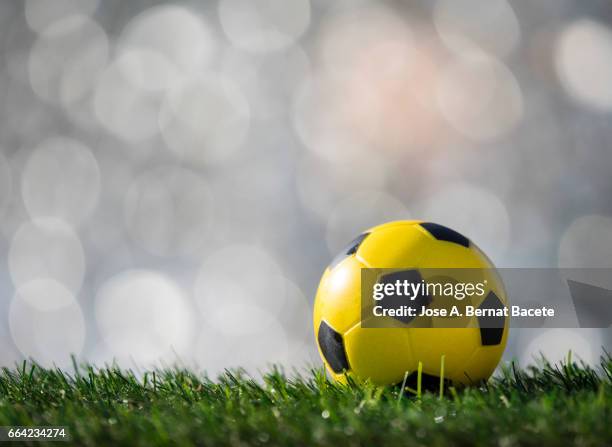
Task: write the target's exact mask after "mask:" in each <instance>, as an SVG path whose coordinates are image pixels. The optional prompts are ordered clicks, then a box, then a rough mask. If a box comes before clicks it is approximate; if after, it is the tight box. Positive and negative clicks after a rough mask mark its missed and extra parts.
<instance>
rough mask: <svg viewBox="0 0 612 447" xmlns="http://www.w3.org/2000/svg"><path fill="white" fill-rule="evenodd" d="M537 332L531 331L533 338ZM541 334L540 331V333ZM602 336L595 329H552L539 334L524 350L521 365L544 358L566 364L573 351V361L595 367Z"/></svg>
mask: <svg viewBox="0 0 612 447" xmlns="http://www.w3.org/2000/svg"><path fill="white" fill-rule="evenodd" d="M534 332H535V331H529V334H530V335H532V336H533V333H534ZM538 332H540V331H538ZM601 342H602V339H601V334H600V332H599V331H598V330H593V329H550V330H544V331H542V332H540V333H537V335H535V336H534V337H532V338H531V340H530V341H529V342H528V343H527V344H526V346H525V347H524V348H523V350H522V352H521V355H520V363H521V364H522V365H524V366H527V365H530V364H534V363H538V361H540V360H541V359H542V355H544V358H545V359H546V360H548V361H549V362H551V363H558V362H566V361H567V360H568V355H569V353H570V351H571V353H572V361H580V360H582V361H584V362H585V363H586V364H588V365H591V366H594V365H597V364H598V363H599V362H598V352H599V349H600V346H601V345H602V343H601Z"/></svg>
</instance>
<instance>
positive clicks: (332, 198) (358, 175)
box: [296, 151, 387, 223]
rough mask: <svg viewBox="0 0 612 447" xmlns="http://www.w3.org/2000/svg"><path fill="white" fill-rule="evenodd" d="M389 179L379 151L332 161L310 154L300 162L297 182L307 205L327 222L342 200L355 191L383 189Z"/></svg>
mask: <svg viewBox="0 0 612 447" xmlns="http://www.w3.org/2000/svg"><path fill="white" fill-rule="evenodd" d="M386 178H387V163H386V162H385V160H384V159H383V157H382V156H381V155H380V153H378V152H373V151H372V152H369V153H368V156H367V157H361V158H354V159H351V160H349V161H347V162H346V163H329V162H326V161H325V160H322V159H320V158H319V157H315V156H314V155H312V154H310V153H307V154H306V155H305V156H304V157H303V158H302V160H301V161H300V163H299V165H298V170H297V175H296V184H297V192H298V197H299V199H300V202H301V203H302V205H303V206H304V208H306V210H308V211H309V212H310V213H312V214H313V215H314V216H315V217H316V218H317V219H318V220H320V221H322V222H325V223H326V222H327V219H328V217H329V215H330V214H331V212H332V211H333V209H334V208H335V206H336V203H337V202H338V200H340V199H341V198H342V197H345V196H347V195H348V194H350V193H351V191H355V190H363V189H380V188H382V187H383V186H384V183H385V180H386Z"/></svg>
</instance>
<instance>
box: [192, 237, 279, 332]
mask: <svg viewBox="0 0 612 447" xmlns="http://www.w3.org/2000/svg"><path fill="white" fill-rule="evenodd" d="M286 291H287V280H286V279H285V278H284V277H283V275H282V271H281V268H280V267H279V265H278V264H277V262H276V260H275V259H274V258H272V257H271V256H270V255H269V254H268V253H266V252H265V251H263V250H262V249H260V248H258V247H255V246H248V245H244V246H243V245H232V246H228V247H225V248H222V249H220V250H219V251H217V252H215V253H213V254H212V255H210V257H209V258H208V259H206V261H204V263H203V264H202V266H201V267H200V271H199V274H198V277H197V279H196V282H195V286H194V296H195V299H196V303H197V305H198V307H199V309H200V312H201V314H202V316H203V317H204V319H205V320H206V321H207V322H208V324H210V325H211V326H212V327H214V328H215V330H217V331H219V332H221V333H223V334H229V335H244V334H248V333H252V332H257V331H260V330H262V328H264V327H266V326H267V325H268V324H269V323H270V321H272V320H273V319H274V317H275V316H277V315H278V314H279V312H280V311H281V309H282V306H283V305H284V303H285V299H286Z"/></svg>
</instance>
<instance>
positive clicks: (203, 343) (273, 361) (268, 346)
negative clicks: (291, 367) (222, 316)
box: [195, 320, 291, 378]
mask: <svg viewBox="0 0 612 447" xmlns="http://www.w3.org/2000/svg"><path fill="white" fill-rule="evenodd" d="M290 349H291V345H290V344H289V341H288V339H287V334H286V332H285V330H284V328H283V326H282V325H281V324H280V323H278V322H277V321H276V320H272V321H270V322H269V324H268V325H267V326H266V327H265V329H262V330H260V331H258V332H255V333H251V334H248V335H246V334H245V335H228V334H224V333H220V332H217V331H215V330H214V329H211V328H209V327H206V328H204V329H203V330H202V331H201V332H200V335H199V337H198V340H197V342H196V348H195V360H196V363H197V365H198V366H199V368H200V369H202V370H204V371H205V372H206V374H207V375H208V376H209V377H212V378H214V377H215V376H217V375H218V374H221V373H223V371H224V370H225V369H236V368H241V369H244V370H246V372H247V373H248V374H250V375H252V376H257V375H258V373H260V372H262V373H263V372H266V371H269V370H270V367H271V366H272V365H286V364H287V362H288V360H289V358H290Z"/></svg>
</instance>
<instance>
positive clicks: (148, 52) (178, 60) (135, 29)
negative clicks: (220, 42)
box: [118, 5, 216, 90]
mask: <svg viewBox="0 0 612 447" xmlns="http://www.w3.org/2000/svg"><path fill="white" fill-rule="evenodd" d="M118 45H119V48H120V49H121V50H120V51H126V52H129V53H131V54H132V57H131V58H130V59H129V62H130V64H129V65H126V66H125V67H124V68H125V69H126V70H127V72H126V75H127V77H128V78H129V79H130V80H131V81H132V82H134V83H136V84H138V85H140V86H142V87H143V88H148V89H152V90H159V89H164V88H168V87H170V86H171V85H172V84H173V83H176V82H177V81H178V80H179V79H180V77H184V76H186V75H191V74H195V73H197V72H198V71H200V70H201V69H202V68H203V67H204V66H205V65H206V64H207V63H208V62H209V61H210V59H211V57H212V56H213V54H214V52H215V50H216V41H215V38H214V36H213V33H212V31H211V29H210V28H209V26H208V25H207V24H206V23H205V22H204V21H203V19H202V18H201V17H199V16H198V15H196V14H195V13H194V12H193V11H190V10H189V9H187V8H184V7H181V6H176V5H159V6H155V7H152V8H149V9H146V10H145V11H144V12H142V13H140V14H139V15H138V16H136V17H135V18H134V19H132V20H131V21H130V22H129V23H128V25H127V26H126V28H125V31H123V33H122V34H121V37H120V38H119V44H118Z"/></svg>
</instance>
